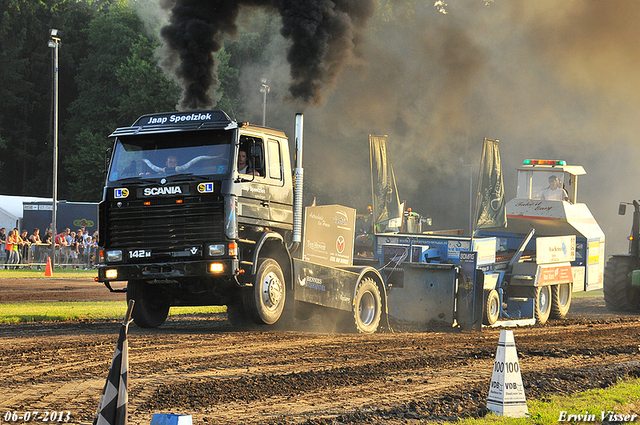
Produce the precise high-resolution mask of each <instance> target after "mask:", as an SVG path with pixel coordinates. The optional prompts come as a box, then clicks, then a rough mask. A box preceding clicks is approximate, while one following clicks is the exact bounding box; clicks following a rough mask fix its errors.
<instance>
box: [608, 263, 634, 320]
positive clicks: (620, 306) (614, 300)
mask: <svg viewBox="0 0 640 425" xmlns="http://www.w3.org/2000/svg"><path fill="white" fill-rule="evenodd" d="M636 266H637V259H636V258H634V257H632V256H622V255H620V256H618V255H616V256H613V257H611V258H610V259H609V261H607V265H606V266H605V268H604V289H603V292H604V303H605V305H606V306H607V309H609V310H611V311H634V310H637V309H638V305H639V301H640V290H639V289H637V288H634V287H632V286H631V276H630V274H631V272H632V271H633V270H635V269H636Z"/></svg>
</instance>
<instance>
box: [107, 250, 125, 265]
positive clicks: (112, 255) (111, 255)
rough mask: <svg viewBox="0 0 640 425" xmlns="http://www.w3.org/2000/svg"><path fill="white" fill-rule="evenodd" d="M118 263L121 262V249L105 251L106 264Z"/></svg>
mask: <svg viewBox="0 0 640 425" xmlns="http://www.w3.org/2000/svg"><path fill="white" fill-rule="evenodd" d="M118 261H122V250H121V249H114V250H111V251H107V262H108V263H115V262H118Z"/></svg>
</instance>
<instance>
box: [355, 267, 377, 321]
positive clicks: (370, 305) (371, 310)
mask: <svg viewBox="0 0 640 425" xmlns="http://www.w3.org/2000/svg"><path fill="white" fill-rule="evenodd" d="M381 315H382V297H380V290H378V286H377V285H376V283H375V282H374V281H373V279H371V278H369V277H367V278H364V279H363V280H362V281H361V282H360V284H359V285H358V289H357V290H356V297H355V299H354V300H353V317H354V320H355V325H356V329H357V330H358V332H360V333H366V334H368V333H374V332H375V331H376V330H378V326H379V325H380V316H381Z"/></svg>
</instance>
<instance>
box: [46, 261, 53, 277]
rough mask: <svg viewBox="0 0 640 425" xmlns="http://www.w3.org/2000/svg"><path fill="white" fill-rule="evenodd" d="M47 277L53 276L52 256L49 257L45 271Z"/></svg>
mask: <svg viewBox="0 0 640 425" xmlns="http://www.w3.org/2000/svg"><path fill="white" fill-rule="evenodd" d="M44 276H45V277H53V269H52V268H51V257H47V268H46V269H45V271H44Z"/></svg>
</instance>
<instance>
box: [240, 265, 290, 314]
mask: <svg viewBox="0 0 640 425" xmlns="http://www.w3.org/2000/svg"><path fill="white" fill-rule="evenodd" d="M258 264H259V266H258V272H257V273H256V276H255V280H254V282H253V287H248V288H245V290H244V291H243V298H244V306H245V309H246V310H247V313H248V314H249V317H250V318H251V320H253V321H254V322H255V323H257V324H259V325H273V324H274V323H276V322H277V321H278V319H280V316H282V312H283V311H284V304H285V299H286V295H287V293H286V285H285V281H284V276H283V274H282V269H280V265H279V264H278V263H277V262H276V261H275V260H272V259H270V258H265V259H261V260H260V262H259V263H258Z"/></svg>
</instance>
